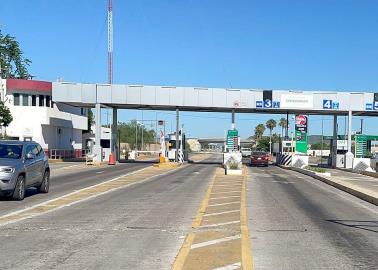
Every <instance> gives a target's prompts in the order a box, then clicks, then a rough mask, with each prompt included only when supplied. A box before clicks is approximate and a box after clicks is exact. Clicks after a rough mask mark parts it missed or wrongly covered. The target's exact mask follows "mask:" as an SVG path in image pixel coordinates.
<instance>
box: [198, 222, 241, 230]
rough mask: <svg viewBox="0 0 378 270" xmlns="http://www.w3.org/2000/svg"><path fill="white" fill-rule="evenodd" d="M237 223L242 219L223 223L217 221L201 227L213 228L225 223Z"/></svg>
mask: <svg viewBox="0 0 378 270" xmlns="http://www.w3.org/2000/svg"><path fill="white" fill-rule="evenodd" d="M236 223H240V220H235V221H229V222H222V223H215V224H210V225H204V226H201V227H200V229H202V228H213V227H219V226H224V225H229V224H236Z"/></svg>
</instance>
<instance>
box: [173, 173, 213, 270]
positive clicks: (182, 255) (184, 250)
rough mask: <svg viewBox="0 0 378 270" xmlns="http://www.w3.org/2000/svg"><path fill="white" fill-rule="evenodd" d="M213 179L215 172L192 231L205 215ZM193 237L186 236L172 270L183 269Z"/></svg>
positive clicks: (191, 235)
mask: <svg viewBox="0 0 378 270" xmlns="http://www.w3.org/2000/svg"><path fill="white" fill-rule="evenodd" d="M215 178H216V172H215V173H214V176H213V179H212V180H211V182H210V185H209V187H208V189H207V191H206V194H205V198H204V199H203V201H202V203H201V207H200V209H199V210H198V212H197V215H196V218H195V219H194V221H193V223H192V228H193V229H196V228H198V227H199V226H200V224H201V222H202V218H203V214H204V213H205V211H206V208H207V206H208V204H209V199H210V195H211V190H212V188H213V185H214V181H215ZM194 237H195V234H194V232H190V233H189V234H188V235H187V237H186V238H185V240H184V243H183V245H182V247H181V249H180V251H179V253H178V255H177V257H176V260H175V262H174V263H173V266H172V270H181V269H182V268H183V267H184V264H185V260H186V257H187V256H188V254H189V252H190V247H191V245H192V244H193V241H194Z"/></svg>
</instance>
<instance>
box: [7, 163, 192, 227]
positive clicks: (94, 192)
mask: <svg viewBox="0 0 378 270" xmlns="http://www.w3.org/2000/svg"><path fill="white" fill-rule="evenodd" d="M183 167H186V166H182V167H179V168H167V169H163V170H161V169H156V168H154V167H152V166H151V167H147V168H143V169H141V170H137V171H134V172H131V173H128V174H124V175H121V176H119V177H116V178H114V179H111V180H108V181H105V182H102V183H99V184H96V185H93V186H90V187H86V188H83V189H80V190H77V191H74V192H71V193H69V194H66V195H63V196H61V197H58V198H55V199H51V200H48V201H45V202H42V203H39V204H36V205H34V206H31V207H28V208H26V209H22V210H18V211H15V212H12V213H9V214H6V215H3V216H0V226H3V225H6V224H9V223H14V222H17V221H20V220H24V219H27V218H32V217H35V216H38V215H41V214H45V213H48V212H51V211H54V210H57V209H61V208H63V207H66V206H71V205H74V204H76V203H79V202H83V201H85V200H88V199H92V198H95V197H98V196H100V195H103V194H107V193H109V192H112V191H114V190H118V189H120V188H125V187H128V186H130V185H133V184H136V183H140V182H143V181H147V180H149V179H152V178H154V177H157V176H162V175H165V174H167V173H170V172H172V171H175V170H178V169H180V168H183ZM123 179H129V180H130V179H133V181H122V182H120V180H123Z"/></svg>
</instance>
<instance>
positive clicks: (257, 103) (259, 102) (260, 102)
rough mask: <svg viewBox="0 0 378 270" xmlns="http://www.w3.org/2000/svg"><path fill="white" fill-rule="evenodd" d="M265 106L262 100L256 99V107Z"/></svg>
mask: <svg viewBox="0 0 378 270" xmlns="http://www.w3.org/2000/svg"><path fill="white" fill-rule="evenodd" d="M262 107H263V102H262V101H261V100H259V101H256V108H262Z"/></svg>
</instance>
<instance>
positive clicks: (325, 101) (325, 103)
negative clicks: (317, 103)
mask: <svg viewBox="0 0 378 270" xmlns="http://www.w3.org/2000/svg"><path fill="white" fill-rule="evenodd" d="M332 108H333V102H332V100H330V99H323V109H328V110H330V109H332Z"/></svg>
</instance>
